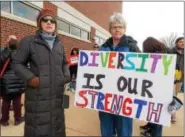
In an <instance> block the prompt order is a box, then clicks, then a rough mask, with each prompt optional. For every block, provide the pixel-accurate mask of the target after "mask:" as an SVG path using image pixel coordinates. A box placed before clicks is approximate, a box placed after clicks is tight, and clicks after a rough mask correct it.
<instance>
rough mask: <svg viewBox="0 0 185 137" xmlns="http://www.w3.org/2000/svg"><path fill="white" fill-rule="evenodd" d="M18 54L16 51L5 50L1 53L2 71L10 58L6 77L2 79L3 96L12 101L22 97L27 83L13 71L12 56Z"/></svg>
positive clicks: (5, 73)
mask: <svg viewBox="0 0 185 137" xmlns="http://www.w3.org/2000/svg"><path fill="white" fill-rule="evenodd" d="M14 54H16V50H13V51H12V50H10V49H9V48H5V49H4V50H3V51H2V52H1V63H2V64H1V67H0V68H1V69H2V68H3V66H4V64H5V62H6V60H7V58H8V57H10V62H9V64H8V66H7V67H6V69H5V72H4V75H3V77H2V79H1V90H2V96H4V97H6V98H8V97H9V99H11V98H12V97H15V96H17V95H20V94H21V93H22V92H23V91H24V90H25V83H24V82H23V81H22V80H21V79H20V78H19V77H17V76H16V75H15V73H14V71H13V70H12V56H13V55H14Z"/></svg>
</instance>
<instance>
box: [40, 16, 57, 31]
mask: <svg viewBox="0 0 185 137" xmlns="http://www.w3.org/2000/svg"><path fill="white" fill-rule="evenodd" d="M41 27H42V29H43V31H44V32H46V33H54V32H55V29H56V20H55V19H54V18H53V17H51V16H45V17H43V18H42V19H41Z"/></svg>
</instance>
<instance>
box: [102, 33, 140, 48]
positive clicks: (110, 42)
mask: <svg viewBox="0 0 185 137" xmlns="http://www.w3.org/2000/svg"><path fill="white" fill-rule="evenodd" d="M130 43H137V41H136V40H134V39H133V38H132V37H131V36H126V35H123V36H122V37H121V39H120V42H119V43H118V45H117V46H118V47H125V46H129V44H130ZM102 46H103V47H112V46H113V39H112V37H111V38H109V39H108V40H107V41H106V42H105V43H104V44H103V45H102Z"/></svg>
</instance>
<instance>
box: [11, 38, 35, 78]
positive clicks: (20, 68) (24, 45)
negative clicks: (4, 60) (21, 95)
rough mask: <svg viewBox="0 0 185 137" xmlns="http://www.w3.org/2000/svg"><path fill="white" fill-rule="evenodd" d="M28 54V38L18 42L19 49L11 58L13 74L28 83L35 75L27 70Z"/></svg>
mask: <svg viewBox="0 0 185 137" xmlns="http://www.w3.org/2000/svg"><path fill="white" fill-rule="evenodd" d="M29 56H30V52H29V37H26V38H23V39H22V40H21V41H20V45H19V48H18V49H17V51H16V53H15V55H14V56H13V57H12V59H13V60H12V64H13V66H12V67H13V70H14V72H15V74H16V75H17V76H18V77H20V78H21V79H22V80H24V81H28V80H29V79H31V78H33V77H34V76H35V75H34V74H33V73H32V72H31V71H30V70H29V69H28V68H27V63H28V58H29Z"/></svg>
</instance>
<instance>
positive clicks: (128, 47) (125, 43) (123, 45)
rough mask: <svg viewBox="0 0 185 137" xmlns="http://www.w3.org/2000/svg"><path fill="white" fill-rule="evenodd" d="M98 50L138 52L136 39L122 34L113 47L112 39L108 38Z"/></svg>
mask: <svg viewBox="0 0 185 137" xmlns="http://www.w3.org/2000/svg"><path fill="white" fill-rule="evenodd" d="M99 50H100V51H119V52H140V49H139V48H138V46H137V41H136V40H134V39H133V38H132V37H131V36H126V35H124V36H122V38H121V40H120V42H119V44H118V45H117V46H116V47H115V48H114V47H113V40H112V38H109V39H108V40H107V41H106V42H105V43H104V44H103V45H102V46H101V47H100V49H99Z"/></svg>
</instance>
